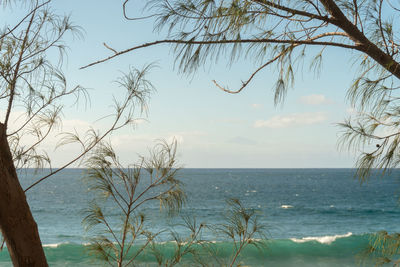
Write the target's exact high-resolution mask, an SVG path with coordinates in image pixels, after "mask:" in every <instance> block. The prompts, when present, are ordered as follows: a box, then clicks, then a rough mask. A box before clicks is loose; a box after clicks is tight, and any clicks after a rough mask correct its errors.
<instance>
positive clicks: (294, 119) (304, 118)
mask: <svg viewBox="0 0 400 267" xmlns="http://www.w3.org/2000/svg"><path fill="white" fill-rule="evenodd" d="M326 119H327V117H326V115H325V114H324V113H322V112H313V113H294V114H289V115H285V116H274V117H272V118H270V119H268V120H257V121H256V122H255V123H254V127H255V128H261V127H267V128H287V127H291V126H301V125H311V124H316V123H320V122H323V121H325V120H326Z"/></svg>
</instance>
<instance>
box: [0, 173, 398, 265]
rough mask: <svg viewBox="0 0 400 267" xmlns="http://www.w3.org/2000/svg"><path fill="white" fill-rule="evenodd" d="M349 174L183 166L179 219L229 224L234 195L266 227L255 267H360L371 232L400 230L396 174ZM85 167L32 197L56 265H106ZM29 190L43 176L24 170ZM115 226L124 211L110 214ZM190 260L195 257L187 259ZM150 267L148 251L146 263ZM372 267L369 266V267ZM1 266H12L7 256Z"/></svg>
mask: <svg viewBox="0 0 400 267" xmlns="http://www.w3.org/2000/svg"><path fill="white" fill-rule="evenodd" d="M353 174H354V170H352V169H184V170H182V172H181V177H180V179H181V180H182V181H183V183H184V184H185V190H186V192H187V194H188V202H187V205H186V206H185V208H184V209H183V210H182V214H184V215H186V216H190V217H196V220H197V221H199V222H206V223H211V224H219V223H223V222H224V214H225V211H226V209H227V205H226V201H225V200H226V199H228V198H232V197H236V198H239V199H241V201H242V202H243V204H244V205H245V206H247V207H249V208H253V209H254V210H255V211H256V214H257V215H258V216H259V221H260V222H261V223H263V224H265V225H266V226H267V230H268V231H267V237H268V238H269V239H270V240H268V241H266V245H267V246H266V247H267V248H266V250H263V251H258V250H256V249H248V250H246V251H245V252H244V254H243V255H242V259H241V260H242V261H243V262H244V263H246V264H247V265H250V266H357V265H358V262H357V256H358V255H359V254H360V253H361V252H362V251H363V249H365V248H366V246H367V244H368V240H369V237H370V234H372V233H376V232H377V231H380V230H383V229H385V230H388V231H390V232H400V225H399V224H398V219H399V215H400V209H399V206H398V193H399V189H400V187H399V185H400V184H399V180H398V177H399V174H400V172H399V171H398V170H395V171H393V172H392V173H391V174H390V175H386V176H385V177H383V178H381V177H380V176H376V177H372V178H371V179H370V181H369V182H367V183H364V184H363V185H360V183H359V181H357V180H356V179H354V178H353V177H354V176H353ZM82 175H83V170H81V169H69V170H66V171H65V172H63V173H62V174H60V175H57V176H55V177H52V178H51V179H49V180H47V181H45V182H43V183H42V184H41V185H39V186H38V187H36V188H34V189H32V190H31V191H29V193H28V196H27V197H28V200H29V203H30V205H31V209H32V211H33V214H34V217H35V219H36V221H37V222H38V225H39V231H40V234H41V238H42V241H43V243H44V244H45V246H46V248H45V250H46V255H47V257H48V260H49V262H50V265H51V266H101V265H100V264H99V263H98V262H93V258H92V257H90V256H88V255H87V253H86V252H85V251H86V250H85V245H84V244H85V243H86V242H87V239H86V237H87V235H86V234H85V232H84V231H83V227H82V225H81V221H82V218H83V217H84V210H85V208H87V206H88V203H89V201H90V199H91V196H90V194H89V193H88V192H87V187H86V185H85V184H84V183H83V182H82ZM20 177H21V181H22V184H23V185H24V186H25V187H26V186H28V185H29V184H31V183H32V181H34V180H35V179H37V178H39V177H40V175H34V174H33V172H32V171H31V170H24V171H23V172H21V176H20ZM143 212H144V213H145V214H146V215H147V217H148V224H147V227H148V228H149V229H150V230H152V231H159V230H162V229H172V228H173V229H175V231H177V232H178V233H180V232H182V234H185V233H184V230H183V229H181V228H180V227H179V226H177V224H179V223H180V222H181V219H180V218H179V217H177V218H166V214H164V213H160V210H159V206H158V204H157V203H155V204H154V205H148V206H146V207H145V209H144V210H143ZM110 213H111V218H113V219H112V220H115V224H116V223H117V220H118V219H119V214H118V213H117V212H116V211H115V210H111V211H110ZM205 238H206V239H207V240H214V241H218V242H216V243H215V246H217V247H218V250H219V251H221V254H220V255H219V257H220V258H221V259H226V260H227V259H228V258H229V255H230V252H231V246H232V243H229V242H227V240H219V239H218V238H217V237H214V236H213V234H212V233H211V232H209V233H205ZM170 240H171V238H170V235H169V234H167V233H165V234H163V235H161V236H160V242H161V241H163V242H166V243H162V244H161V243H160V244H159V246H161V250H162V251H164V252H165V253H166V255H167V256H168V251H170V250H171V246H173V243H171V242H168V241H170ZM187 260H188V261H190V259H187ZM141 261H142V263H143V264H144V265H145V266H152V265H153V264H154V258H152V257H151V256H150V254H149V253H147V254H146V255H145V257H143V258H142V259H141ZM367 265H368V264H367ZM0 266H10V261H9V259H8V255H7V253H6V252H1V253H0Z"/></svg>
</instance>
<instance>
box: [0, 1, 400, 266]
mask: <svg viewBox="0 0 400 267" xmlns="http://www.w3.org/2000/svg"><path fill="white" fill-rule="evenodd" d="M49 2H50V0H49V1H31V2H29V3H30V4H31V6H30V9H29V11H28V12H27V15H26V16H25V17H24V18H22V19H21V20H20V21H18V22H16V23H15V24H14V25H6V26H5V27H4V28H3V29H2V30H1V31H0V63H1V65H0V101H1V103H2V107H5V111H3V110H2V117H1V124H0V146H1V147H0V179H1V184H2V186H1V187H0V228H1V231H2V233H3V236H4V237H5V240H6V243H7V248H8V249H9V250H10V254H11V257H12V260H13V264H14V265H15V266H46V265H47V263H46V260H45V258H44V254H43V250H42V247H41V243H40V239H39V236H38V233H37V227H36V223H35V222H34V220H33V218H32V215H31V212H30V210H29V206H28V203H27V202H26V198H25V192H24V190H23V189H22V188H21V186H20V184H19V181H18V176H17V173H16V167H18V168H21V167H27V166H48V165H46V164H48V163H49V160H50V159H49V157H48V156H47V155H46V153H45V152H41V151H40V149H39V147H40V144H41V143H42V142H43V140H45V139H46V137H47V136H48V135H49V133H50V132H51V131H52V130H54V129H55V128H56V126H57V124H58V123H59V121H60V117H59V115H60V112H61V108H62V102H60V101H61V99H62V98H63V97H66V96H79V95H82V94H85V93H84V92H85V91H84V90H83V89H82V88H81V87H74V88H72V89H68V88H67V86H66V82H65V79H64V77H63V76H62V74H61V73H60V72H59V71H58V69H57V67H56V66H54V65H53V64H52V63H51V62H49V61H48V60H47V59H46V51H48V50H49V49H52V48H58V49H61V50H62V49H63V43H62V39H61V38H62V37H63V35H64V34H65V33H66V32H69V31H72V32H73V31H75V29H74V27H72V25H71V24H70V23H69V21H68V19H67V18H59V17H55V15H53V14H51V12H49V11H48V9H47V5H48V4H49ZM147 3H148V5H147V7H146V9H145V11H146V12H149V14H146V15H145V16H144V17H143V18H149V17H153V18H155V19H156V22H157V24H156V28H159V29H161V28H163V27H168V36H166V38H165V39H161V40H159V41H154V42H150V43H145V44H141V45H138V46H134V47H131V48H129V49H126V50H123V51H116V50H114V49H112V48H110V47H109V46H106V47H108V48H109V49H110V50H111V51H112V53H113V54H112V55H111V56H110V57H108V58H105V59H104V60H100V61H98V62H94V63H92V64H90V65H88V66H91V65H94V64H97V63H100V62H103V61H106V60H109V59H111V58H114V57H117V56H119V55H121V54H124V53H127V52H131V51H133V50H138V49H141V48H145V47H149V46H154V45H158V44H163V43H169V44H172V45H174V49H175V52H176V53H177V59H178V60H179V62H180V64H179V66H180V68H181V70H182V71H184V72H193V71H195V70H196V68H197V67H199V66H200V65H201V64H204V63H205V61H206V59H208V58H214V59H217V58H218V56H222V55H224V53H226V54H228V56H229V57H230V58H231V59H232V60H235V59H237V58H238V57H239V56H241V55H243V54H246V55H247V56H248V57H251V58H252V59H253V60H254V61H255V62H258V63H259V67H258V68H257V69H255V70H254V72H253V73H251V74H250V76H249V78H248V79H247V80H245V81H244V82H243V84H242V85H241V86H239V88H238V89H237V90H230V89H228V88H227V87H224V86H221V85H220V84H219V83H217V82H215V84H216V85H217V86H218V87H219V88H221V89H222V90H224V91H226V92H228V93H238V92H240V91H242V90H243V89H244V88H245V87H246V86H247V85H248V84H249V83H250V82H251V80H252V79H253V77H254V76H255V75H257V74H258V73H259V72H260V71H261V70H263V69H265V68H266V67H267V66H269V65H271V64H276V65H277V68H278V70H279V71H278V79H277V83H276V87H275V101H276V102H279V101H281V100H282V99H283V97H284V96H285V93H286V90H287V88H288V87H289V86H290V85H291V83H292V82H293V72H294V69H295V67H294V65H295V64H298V62H301V60H297V59H299V58H300V59H301V58H304V56H305V55H306V53H308V52H309V51H308V48H309V47H310V46H313V47H321V51H320V52H319V53H317V55H316V56H315V58H314V60H313V61H312V66H318V65H319V63H320V61H321V59H322V54H323V53H324V52H326V51H327V48H329V47H339V48H343V49H349V50H352V51H354V52H355V54H356V55H357V56H358V59H357V60H358V62H359V63H360V65H361V68H360V75H359V77H358V78H357V79H355V81H354V84H353V85H352V86H351V87H350V89H349V91H348V97H349V99H350V101H351V102H352V103H353V104H354V105H356V106H357V108H358V109H359V113H358V115H357V116H356V117H355V118H353V119H352V120H348V121H346V122H345V123H343V124H342V126H343V127H344V129H345V131H344V134H343V142H344V144H350V145H354V147H355V148H361V150H362V151H364V152H362V153H361V156H360V158H359V161H358V166H359V175H360V176H361V177H367V176H368V174H369V170H370V169H371V168H372V167H378V168H384V169H386V168H390V167H394V166H397V165H398V163H399V161H400V157H399V143H400V132H399V125H400V109H399V108H398V107H399V105H398V101H399V96H398V94H397V91H398V89H399V79H400V68H399V51H398V49H399V45H400V44H399V38H398V34H397V33H398V32H399V31H398V30H397V29H395V27H396V25H400V24H399V23H398V21H397V20H398V17H399V16H398V14H399V12H400V7H399V6H398V2H397V1H392V2H391V1H390V0H386V1H384V0H362V1H361V0H336V1H334V0H269V1H268V0H225V1H224V0H214V1H213V0H171V1H168V0H155V1H154V0H152V1H147ZM9 4H10V3H9V1H2V2H0V5H2V6H3V5H6V6H7V5H9ZM129 4H130V1H129V0H125V1H124V3H123V15H124V16H125V18H126V19H128V20H135V19H140V18H136V17H131V16H130V14H129V13H130V12H129V11H131V8H132V7H131V6H130V5H129ZM132 9H133V8H132ZM242 51H245V53H241V52H242ZM260 62H261V63H260ZM121 83H123V86H124V87H125V88H126V89H127V90H126V91H127V95H126V98H125V99H123V100H122V101H121V102H120V103H117V104H116V109H115V116H114V119H115V122H114V123H112V125H111V126H110V128H109V130H107V131H106V132H105V133H104V134H100V133H98V132H97V131H95V130H92V131H90V132H89V135H88V138H87V139H82V138H81V137H79V136H76V135H74V134H68V135H66V136H65V138H64V139H63V141H62V142H61V143H60V144H69V143H70V142H78V143H80V144H81V145H82V153H81V154H79V155H77V156H76V158H74V159H72V160H71V161H70V162H68V163H66V164H65V166H64V167H66V166H69V165H70V164H72V163H74V162H76V161H78V160H79V159H81V158H82V157H83V156H84V155H85V154H86V153H87V152H88V151H89V150H91V149H92V148H93V147H95V146H96V144H97V143H98V142H99V140H101V139H103V138H104V136H106V135H107V134H109V133H111V132H113V131H115V130H117V129H118V128H120V127H122V126H123V125H126V124H130V123H132V122H134V121H133V119H132V116H128V119H126V118H125V117H124V116H123V114H128V115H132V114H133V113H132V112H133V108H134V107H135V106H136V105H137V104H139V105H141V104H143V103H144V102H145V101H144V100H146V98H147V95H148V92H149V88H150V87H151V85H149V84H148V83H147V82H145V80H143V72H134V73H133V74H132V75H127V76H126V79H125V80H123V81H121ZM18 105H19V106H22V107H24V109H25V115H24V116H25V117H24V121H23V122H22V123H21V124H20V125H19V126H17V127H16V129H12V130H11V129H10V128H9V126H10V117H11V114H12V113H13V111H15V107H16V106H18ZM26 133H29V134H33V136H35V138H36V141H34V142H33V143H30V144H24V142H23V138H24V137H25V136H27V135H26ZM369 144H373V145H374V146H373V147H374V148H373V149H371V147H370V146H369ZM62 169H63V168H61V169H58V170H55V171H52V172H51V173H50V174H49V175H51V174H54V173H55V172H58V171H59V170H62ZM47 177H49V176H46V177H43V178H42V179H40V180H39V181H38V182H40V181H43V179H46V178H47ZM27 189H29V188H27ZM27 189H25V191H26V190H27ZM20 229H23V230H24V231H21V230H20ZM22 232H23V233H24V234H21V233H22Z"/></svg>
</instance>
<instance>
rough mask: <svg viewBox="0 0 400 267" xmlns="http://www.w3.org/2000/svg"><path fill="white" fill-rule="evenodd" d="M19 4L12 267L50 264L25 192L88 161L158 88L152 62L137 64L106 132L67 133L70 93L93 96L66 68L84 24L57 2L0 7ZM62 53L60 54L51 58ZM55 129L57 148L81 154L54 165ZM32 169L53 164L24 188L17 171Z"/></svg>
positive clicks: (7, 94)
mask: <svg viewBox="0 0 400 267" xmlns="http://www.w3.org/2000/svg"><path fill="white" fill-rule="evenodd" d="M14 2H15V4H16V5H18V8H22V9H24V8H25V9H26V10H27V11H26V15H25V16H24V17H22V18H20V19H16V21H15V22H14V23H13V24H12V23H11V22H8V24H6V25H3V28H1V29H0V107H1V108H0V184H1V186H0V230H1V234H2V236H3V238H4V241H5V243H6V246H7V249H8V251H9V254H10V256H11V260H12V263H13V265H14V266H39V267H43V266H48V264H47V261H46V258H45V255H44V252H43V248H42V244H41V240H40V237H39V233H38V228H37V225H36V222H35V220H34V218H33V217H32V213H31V210H30V208H29V205H28V203H27V200H26V194H25V193H26V191H28V190H29V189H31V188H32V187H33V186H35V185H37V184H39V183H40V182H42V181H44V180H45V179H47V178H49V177H51V176H53V175H54V174H56V173H58V172H60V171H62V170H63V169H64V168H66V167H68V166H71V165H72V164H76V163H79V162H80V161H82V160H84V158H85V157H86V156H88V153H89V152H90V151H92V150H93V149H94V148H96V147H97V146H98V145H99V144H100V143H101V142H102V140H103V139H104V138H105V137H107V136H109V135H110V134H112V133H113V132H115V131H116V130H118V129H120V128H122V127H124V126H126V125H133V124H135V119H134V117H136V116H137V115H138V114H141V113H142V112H144V111H145V110H146V103H147V100H148V97H149V95H150V93H151V91H152V90H153V87H152V85H151V83H150V82H148V81H147V80H145V77H144V76H145V74H146V72H147V71H148V69H149V68H150V67H151V66H148V67H145V68H144V69H143V70H141V71H139V70H136V69H131V70H130V71H129V72H128V73H127V74H125V75H124V76H123V77H122V78H120V79H119V80H118V81H117V82H118V84H119V85H120V87H121V88H122V89H123V92H119V97H115V99H114V103H113V104H114V105H113V107H114V110H113V113H112V114H110V115H109V116H106V117H107V118H109V119H108V120H107V121H108V122H109V123H110V124H109V126H108V128H106V129H105V130H104V131H103V132H100V131H99V130H96V129H93V128H90V129H88V131H87V132H86V133H85V134H83V135H82V134H78V133H76V132H62V127H61V126H62V125H61V124H62V111H63V108H64V106H65V103H66V102H70V101H71V97H72V100H73V101H75V103H76V104H77V105H80V104H81V103H80V102H81V100H80V99H81V98H82V97H83V98H86V97H87V92H86V91H85V89H84V88H82V87H81V86H75V87H70V86H69V85H67V82H66V79H65V77H64V75H63V74H62V72H61V71H60V67H61V63H62V56H63V54H64V50H65V44H64V41H63V38H64V37H65V35H67V34H68V33H71V34H73V35H75V36H76V35H78V36H79V35H80V29H79V28H78V27H76V26H74V25H73V24H71V22H70V20H69V18H68V17H60V16H58V15H56V14H54V13H52V11H51V10H50V6H49V4H50V2H51V0H46V1H40V0H32V1H22V2H18V1H0V6H1V7H3V8H8V7H9V6H10V5H13V4H14ZM19 5H20V6H19ZM58 52H59V55H60V56H59V58H57V57H54V54H52V55H53V56H52V57H50V56H49V55H48V54H49V53H56V55H57V54H58ZM55 58H56V60H55ZM57 59H58V62H57ZM121 96H122V97H121ZM55 133H56V134H57V135H56V136H58V137H59V139H58V143H57V148H58V147H62V146H64V145H71V144H73V143H75V144H76V145H78V146H79V147H80V151H79V150H78V151H79V152H78V153H77V154H76V155H75V156H73V157H72V158H70V159H66V162H65V163H64V164H63V165H62V166H61V167H59V168H57V169H52V168H51V158H50V157H49V156H48V154H47V152H46V151H45V150H44V147H43V145H44V144H45V142H46V140H47V139H48V137H50V136H51V135H52V134H53V135H54V134H55ZM53 137H54V136H53ZM29 167H31V168H43V167H47V168H49V173H47V174H45V176H43V177H41V178H40V179H38V180H37V181H36V182H35V183H34V184H32V185H30V186H28V187H27V188H25V189H23V188H22V187H21V184H20V181H19V179H18V172H17V170H18V169H19V170H21V169H23V168H29ZM1 248H3V245H1Z"/></svg>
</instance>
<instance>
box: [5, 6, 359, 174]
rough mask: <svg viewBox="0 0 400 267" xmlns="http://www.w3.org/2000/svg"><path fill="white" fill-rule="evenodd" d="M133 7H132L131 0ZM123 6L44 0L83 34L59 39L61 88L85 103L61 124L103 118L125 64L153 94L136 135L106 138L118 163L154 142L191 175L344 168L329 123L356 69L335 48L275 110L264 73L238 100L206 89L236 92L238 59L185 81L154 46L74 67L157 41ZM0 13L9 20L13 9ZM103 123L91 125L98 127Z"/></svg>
mask: <svg viewBox="0 0 400 267" xmlns="http://www.w3.org/2000/svg"><path fill="white" fill-rule="evenodd" d="M134 2H139V1H134ZM122 3H123V1H111V0H101V1H99V0H96V1H95V0H85V1H77V0H69V1H63V0H53V1H52V4H51V5H52V8H53V9H54V10H55V11H56V12H57V13H62V14H63V13H65V14H70V15H71V19H72V21H73V22H74V23H75V24H76V25H79V26H80V27H82V29H83V30H84V38H83V39H74V40H72V39H71V38H68V39H67V40H66V42H67V45H68V47H69V49H68V58H67V60H66V61H65V64H64V72H65V74H66V77H67V80H68V82H69V84H70V85H71V86H72V85H75V84H80V85H82V86H84V87H87V88H89V92H90V94H91V105H90V107H88V108H87V109H84V108H78V109H74V108H71V109H68V111H67V112H64V116H65V117H64V119H65V123H64V124H65V127H67V128H68V127H77V128H84V127H87V126H89V125H92V124H93V122H95V121H96V120H97V119H98V118H100V117H102V116H104V115H107V114H108V113H109V112H110V109H109V108H110V102H109V100H110V97H111V96H112V95H113V94H114V95H116V96H118V93H119V90H120V88H119V87H118V85H117V84H116V83H115V80H116V79H117V78H118V77H119V76H121V72H127V71H128V70H129V68H130V67H136V68H141V67H143V66H144V65H146V64H149V63H152V62H156V64H157V65H158V67H157V68H155V69H153V70H152V71H151V73H150V75H149V77H148V78H149V80H150V81H151V82H152V83H153V84H154V85H155V87H156V89H157V92H155V93H153V95H152V97H151V100H150V103H149V111H148V116H147V118H146V120H147V121H146V122H143V123H140V124H138V125H137V127H136V129H131V128H129V129H124V130H122V131H119V132H118V133H116V134H114V135H113V136H112V137H111V138H110V139H111V141H112V143H113V145H114V147H115V149H116V151H117V152H118V154H119V156H120V158H121V159H122V161H123V162H124V163H132V162H134V161H136V159H137V157H136V156H137V154H146V152H147V149H148V148H149V147H151V146H152V144H154V141H155V140H157V139H167V140H170V139H171V138H172V137H175V138H176V139H177V140H178V143H179V146H178V156H179V162H180V163H181V164H182V165H183V166H184V167H191V168H198V167H200V168H222V167H224V168H234V167H235V168H236V167H237V168H341V167H353V166H354V162H355V156H354V154H351V153H348V152H347V151H339V149H338V146H337V141H338V136H339V133H340V130H341V129H340V128H339V127H337V126H336V124H337V123H339V122H342V121H343V120H344V119H345V118H347V117H348V116H349V115H350V112H351V107H350V104H349V103H348V102H347V101H346V90H347V88H348V87H349V86H350V85H351V82H352V79H353V78H354V76H355V74H356V71H355V68H356V67H355V66H353V65H352V61H351V59H352V57H353V56H354V55H356V54H355V53H351V52H348V51H345V50H343V49H337V48H335V49H327V51H326V53H325V54H324V55H325V57H324V60H323V67H322V71H321V74H320V75H319V76H316V75H315V74H314V73H312V72H311V71H309V68H308V67H309V63H310V61H309V60H308V59H306V63H305V64H304V69H303V71H302V70H298V71H297V73H296V76H295V84H294V88H293V89H291V90H289V92H288V95H287V97H286V100H285V102H284V104H283V105H280V106H278V107H275V106H274V103H273V92H272V88H273V84H274V82H275V81H276V77H277V73H276V71H275V70H274V68H273V67H272V68H269V69H266V70H264V71H262V72H261V73H260V74H259V75H257V77H256V79H255V80H254V81H253V82H252V83H251V84H250V85H249V86H248V87H247V88H246V89H245V90H244V91H243V92H242V93H240V94H236V95H230V94H227V93H224V92H222V91H221V90H219V89H218V88H217V87H215V86H214V84H213V83H212V80H214V79H215V80H217V81H219V82H220V83H222V84H227V85H229V87H230V88H236V87H237V86H238V85H239V84H240V81H241V80H245V79H247V77H248V76H249V75H250V74H251V73H252V71H253V70H254V69H255V68H256V66H255V65H254V64H253V63H252V62H251V61H250V60H246V59H241V60H239V61H238V62H236V63H235V64H233V65H232V66H228V61H225V60H224V59H222V58H221V60H220V61H219V62H218V63H215V62H209V64H207V65H206V66H204V67H203V68H200V69H199V70H198V71H197V72H196V73H195V74H194V75H193V76H190V77H187V76H184V75H181V74H179V73H178V71H177V70H176V69H174V64H173V62H174V54H173V53H172V52H171V49H170V47H168V46H167V45H160V46H155V47H150V48H145V49H143V50H138V51H136V52H133V53H128V54H125V55H122V56H120V57H117V58H115V59H113V60H111V61H109V62H105V63H102V64H100V65H96V66H93V67H90V68H88V69H85V70H79V67H81V66H83V65H86V64H88V63H91V62H93V61H96V60H98V59H101V58H103V57H106V56H109V55H110V54H111V51H109V50H107V49H106V48H105V47H104V46H103V42H105V43H107V44H108V45H109V46H111V47H112V48H114V49H116V50H123V49H126V48H129V47H131V46H134V45H138V44H142V43H146V42H150V41H154V40H159V39H163V36H164V35H162V34H157V33H154V32H153V31H152V27H153V22H152V21H151V20H148V21H127V20H124V19H123V16H122ZM1 12H2V13H3V14H4V12H6V14H5V16H3V18H5V19H6V20H7V15H8V16H10V17H9V18H11V16H17V15H18V14H19V11H18V10H16V9H14V11H13V12H10V11H9V10H2V11H1ZM105 124H106V121H104V122H96V127H100V128H102V127H103V126H104V125H105ZM75 152H76V151H74V149H73V148H72V147H71V148H70V149H68V148H66V149H65V150H63V151H60V150H56V151H51V155H52V157H53V158H54V166H61V165H62V163H63V162H66V161H67V160H68V158H67V157H69V156H72V155H73V154H74V153H75Z"/></svg>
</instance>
